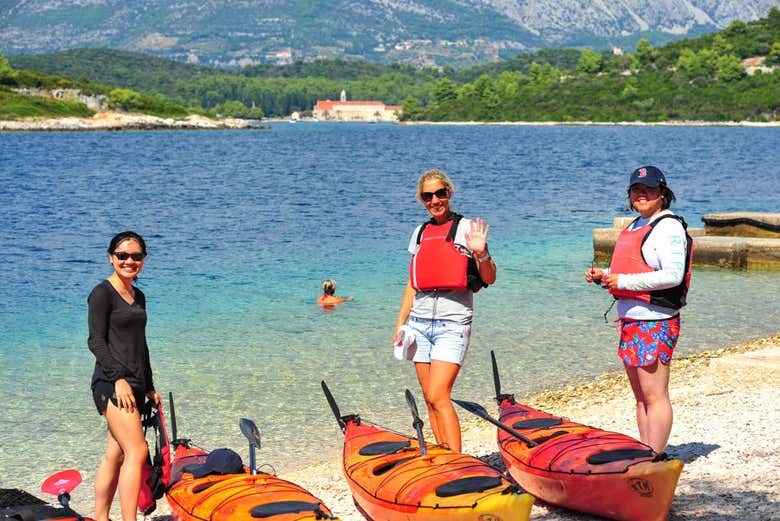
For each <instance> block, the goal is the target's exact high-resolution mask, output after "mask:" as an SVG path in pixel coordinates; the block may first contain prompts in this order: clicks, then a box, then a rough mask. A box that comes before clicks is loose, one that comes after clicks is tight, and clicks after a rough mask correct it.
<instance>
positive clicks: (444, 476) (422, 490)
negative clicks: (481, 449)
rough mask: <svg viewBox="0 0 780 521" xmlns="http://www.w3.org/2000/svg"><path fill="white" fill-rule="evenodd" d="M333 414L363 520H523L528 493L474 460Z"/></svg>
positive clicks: (527, 509)
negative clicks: (335, 417) (337, 422)
mask: <svg viewBox="0 0 780 521" xmlns="http://www.w3.org/2000/svg"><path fill="white" fill-rule="evenodd" d="M326 389H327V386H325V385H324V382H323V390H326ZM326 395H329V391H326ZM331 399H332V396H331V397H330V398H329V401H331ZM332 407H335V402H332ZM336 412H337V409H335V408H334V413H336ZM337 419H338V420H339V424H340V425H342V427H343V431H344V453H343V466H344V475H345V476H346V478H347V483H348V484H349V487H350V490H351V491H352V496H353V498H354V500H355V505H356V506H357V508H358V510H359V511H360V512H361V513H362V514H363V515H364V516H365V517H366V519H369V520H376V521H380V520H381V521H395V520H399V521H400V520H404V521H441V520H448V521H449V520H453V521H457V520H464V521H465V520H469V521H474V520H484V521H488V520H490V521H495V520H500V521H525V520H527V519H528V517H529V515H530V512H531V505H532V504H533V501H534V499H533V497H532V496H531V495H530V494H527V493H525V492H524V491H522V490H521V489H520V488H519V487H518V486H517V485H516V484H514V483H512V482H511V481H509V480H508V479H507V478H506V477H505V476H504V475H503V474H502V473H501V471H499V470H497V469H495V468H493V467H491V466H489V465H487V464H486V463H483V462H482V461H480V460H479V459H477V458H475V457H472V456H469V455H466V454H460V453H456V452H453V451H451V450H449V449H446V448H444V447H441V446H438V445H432V444H424V447H425V454H423V453H422V451H421V450H420V443H419V441H418V439H415V438H411V437H409V436H405V435H403V434H399V433H395V432H392V431H388V430H386V429H383V428H380V427H378V426H376V425H373V424H370V423H368V422H365V421H363V420H361V419H360V418H359V417H358V416H355V415H350V416H344V417H341V416H340V415H337Z"/></svg>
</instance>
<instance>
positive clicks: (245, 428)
mask: <svg viewBox="0 0 780 521" xmlns="http://www.w3.org/2000/svg"><path fill="white" fill-rule="evenodd" d="M238 426H239V427H240V428H241V432H242V433H243V434H244V436H245V437H246V439H247V440H249V469H250V470H251V472H252V475H253V476H254V475H255V474H256V473H257V470H255V448H258V449H259V448H260V430H259V429H258V428H257V425H255V422H253V421H252V420H250V419H249V418H241V421H239V422H238Z"/></svg>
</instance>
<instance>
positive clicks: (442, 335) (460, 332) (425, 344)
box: [409, 317, 471, 365]
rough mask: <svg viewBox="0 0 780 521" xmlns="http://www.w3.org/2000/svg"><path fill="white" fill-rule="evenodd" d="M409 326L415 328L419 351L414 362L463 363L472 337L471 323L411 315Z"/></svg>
mask: <svg viewBox="0 0 780 521" xmlns="http://www.w3.org/2000/svg"><path fill="white" fill-rule="evenodd" d="M409 327H411V328H412V329H413V330H414V334H415V340H416V341H417V352H416V353H415V355H414V358H413V359H412V360H413V361H414V362H423V363H430V362H431V360H441V361H443V362H451V363H453V364H458V365H463V360H464V359H465V358H466V352H467V351H468V350H469V340H470V339H471V325H470V324H458V323H457V322H453V321H452V320H428V319H422V318H416V317H409Z"/></svg>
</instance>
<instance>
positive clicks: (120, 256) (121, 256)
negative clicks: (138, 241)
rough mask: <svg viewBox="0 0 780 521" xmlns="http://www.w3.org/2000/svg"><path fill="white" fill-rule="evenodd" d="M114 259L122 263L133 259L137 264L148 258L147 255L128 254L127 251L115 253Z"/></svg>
mask: <svg viewBox="0 0 780 521" xmlns="http://www.w3.org/2000/svg"><path fill="white" fill-rule="evenodd" d="M114 257H116V258H117V259H119V260H121V261H125V260H127V259H130V258H132V259H133V260H134V261H136V262H141V261H142V260H144V257H146V254H145V253H127V252H126V251H115V252H114Z"/></svg>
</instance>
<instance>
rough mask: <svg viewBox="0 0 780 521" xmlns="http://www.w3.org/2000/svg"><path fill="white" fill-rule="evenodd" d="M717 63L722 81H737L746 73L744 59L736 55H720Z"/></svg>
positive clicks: (719, 77)
mask: <svg viewBox="0 0 780 521" xmlns="http://www.w3.org/2000/svg"><path fill="white" fill-rule="evenodd" d="M715 65H716V67H717V71H718V72H717V74H718V79H719V80H721V81H735V80H738V79H740V78H742V77H743V76H744V75H745V74H746V72H745V67H744V66H743V65H742V61H741V60H740V59H739V58H737V57H736V56H734V55H727V56H718V57H717V58H716V60H715Z"/></svg>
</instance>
